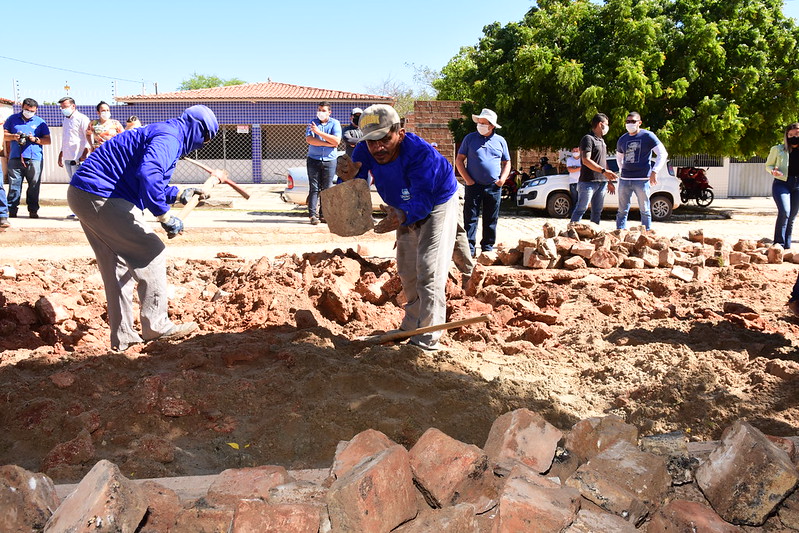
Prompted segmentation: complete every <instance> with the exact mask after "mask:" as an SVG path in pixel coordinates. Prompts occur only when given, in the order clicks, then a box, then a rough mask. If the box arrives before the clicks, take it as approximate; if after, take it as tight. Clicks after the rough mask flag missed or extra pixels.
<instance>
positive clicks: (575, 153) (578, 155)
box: [572, 152, 580, 159]
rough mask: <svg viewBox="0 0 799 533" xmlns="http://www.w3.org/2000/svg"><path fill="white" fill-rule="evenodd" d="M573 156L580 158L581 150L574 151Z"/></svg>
mask: <svg viewBox="0 0 799 533" xmlns="http://www.w3.org/2000/svg"><path fill="white" fill-rule="evenodd" d="M572 157H573V158H575V159H580V152H572Z"/></svg>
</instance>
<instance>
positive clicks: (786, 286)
mask: <svg viewBox="0 0 799 533" xmlns="http://www.w3.org/2000/svg"><path fill="white" fill-rule="evenodd" d="M547 231H548V232H550V233H551V231H550V230H547ZM575 231H576V230H575ZM620 235H621V234H620ZM630 235H633V236H635V243H632V245H631V246H632V249H633V252H634V248H635V244H636V243H638V241H639V240H641V242H649V241H650V240H653V241H654V243H653V244H652V246H648V245H647V248H650V249H652V250H658V246H664V245H665V242H666V241H664V240H662V239H661V237H658V236H657V235H655V234H651V233H646V234H644V233H643V232H640V231H638V232H636V231H633V230H631V231H629V232H627V234H625V237H624V239H621V242H627V241H626V240H627V239H630V240H632V239H633V237H631V236H630ZM689 237H690V238H691V239H693V240H690V241H686V242H689V244H690V246H692V247H693V248H690V250H694V251H680V249H679V248H680V247H679V246H677V244H678V242H681V241H678V240H674V241H668V242H669V246H674V247H675V248H670V250H671V252H672V253H673V254H674V256H675V261H677V259H680V260H682V259H684V258H682V259H681V257H682V256H681V255H680V254H683V253H684V254H686V256H689V258H690V257H694V258H695V259H693V260H694V261H697V264H696V265H694V266H692V267H691V273H692V275H693V279H692V280H691V281H686V280H685V279H682V278H677V277H674V276H673V275H672V270H673V267H672V268H668V267H666V268H660V267H657V268H640V269H639V268H635V269H629V268H615V267H614V268H597V267H593V266H590V267H589V268H580V269H576V270H567V269H565V268H547V269H532V268H520V267H519V266H517V265H513V266H504V265H492V266H485V265H478V266H477V267H476V269H475V272H474V274H473V275H472V276H471V278H470V279H469V280H468V282H467V283H466V284H465V285H464V284H463V282H462V277H461V275H460V274H459V273H458V272H456V271H454V270H453V272H452V275H451V276H450V282H449V283H448V286H447V318H448V319H449V320H459V319H462V318H468V317H473V316H475V315H490V317H491V318H490V320H489V322H488V323H485V324H479V325H478V324H475V325H470V326H467V327H463V328H460V329H455V330H451V331H449V332H448V333H447V334H446V335H445V336H444V337H443V338H442V345H443V349H442V350H441V351H440V352H437V353H423V352H421V351H420V350H419V349H418V348H416V347H414V346H411V345H407V344H390V345H373V344H369V343H365V342H362V341H360V340H359V338H360V337H361V336H365V335H371V334H375V333H380V332H382V331H387V330H390V329H393V328H395V327H397V324H399V322H400V319H401V316H402V313H403V310H402V306H403V304H404V296H403V294H402V291H401V283H400V281H399V278H398V276H397V274H396V268H395V265H394V261H393V260H392V259H383V258H375V257H370V255H369V254H368V252H367V251H366V250H363V249H360V250H359V251H355V250H336V251H334V252H330V253H310V254H302V255H298V254H292V253H289V254H287V255H284V256H281V257H278V258H274V259H266V258H263V259H260V260H257V261H249V260H243V259H239V258H236V257H233V256H231V255H229V254H220V256H219V257H217V258H213V259H207V260H200V261H197V260H185V259H172V260H170V262H169V271H168V275H169V281H170V284H171V290H172V291H173V293H172V294H170V303H169V312H170V316H171V317H172V318H173V320H175V321H179V322H180V321H186V320H195V321H197V322H198V323H199V325H200V331H199V333H198V334H197V335H194V336H192V337H190V338H187V339H184V340H181V341H180V342H169V341H156V342H151V343H148V344H145V345H136V346H134V347H132V348H131V349H129V350H128V351H126V352H125V353H124V354H114V353H109V352H108V349H107V347H108V344H109V343H108V331H107V326H106V323H105V316H104V314H105V302H104V292H103V287H102V282H101V280H100V276H99V273H98V272H97V267H96V265H94V264H93V261H86V260H83V261H80V260H69V261H35V262H34V261H14V262H11V263H10V264H8V265H5V266H4V267H3V268H2V269H0V276H2V278H3V279H2V280H1V281H0V390H2V391H3V394H2V395H0V426H1V427H3V432H2V433H0V464H16V465H18V466H19V467H21V468H24V469H25V470H28V471H30V472H42V473H43V474H45V475H47V476H48V477H49V478H50V479H52V480H54V481H55V482H57V483H71V482H77V481H78V480H80V479H82V478H84V477H85V476H86V475H87V473H88V472H89V471H90V470H91V469H92V467H93V466H94V465H95V464H97V462H98V461H108V462H110V463H113V464H116V465H118V467H119V469H120V471H121V472H122V473H123V474H124V475H125V476H126V477H128V478H131V479H142V478H167V477H169V478H174V477H178V476H188V475H204V474H213V473H217V472H221V471H223V470H226V469H241V468H244V467H258V468H260V466H259V465H281V466H282V467H284V468H286V469H290V470H291V472H296V471H298V470H305V469H316V468H321V467H324V466H326V465H329V463H330V458H331V457H332V456H333V454H334V452H335V450H336V446H337V443H338V442H339V441H341V440H345V439H351V438H352V435H355V434H358V433H360V432H361V431H363V430H364V428H373V429H374V430H375V431H379V432H380V433H382V434H383V435H384V436H385V438H386V439H388V440H390V442H393V443H397V444H398V445H400V446H402V447H404V448H405V449H406V450H409V451H410V450H411V449H412V448H413V447H414V446H415V445H416V444H417V443H418V442H419V441H420V440H421V438H422V436H423V435H424V434H425V432H426V431H427V430H428V428H431V427H435V428H438V429H439V430H440V431H441V432H442V433H444V434H446V435H448V436H450V437H451V438H452V439H455V440H457V441H458V442H461V443H467V444H466V445H467V446H471V445H474V446H483V449H484V451H485V452H486V453H488V454H491V453H493V452H491V451H490V450H491V449H492V447H493V446H494V445H493V444H490V443H489V442H486V440H485V438H486V435H487V434H488V433H489V430H490V428H491V426H492V424H493V423H494V421H495V420H496V419H497V417H498V416H500V415H501V414H502V413H505V412H508V411H514V410H516V409H518V408H528V409H531V410H533V411H535V412H536V413H539V414H540V415H541V416H542V417H544V418H545V419H546V420H547V421H548V423H549V424H551V425H552V427H554V428H558V431H565V430H567V429H568V428H572V427H573V426H574V425H575V424H576V423H577V422H578V421H580V420H582V419H586V418H590V417H595V416H599V415H607V414H613V415H617V416H619V417H621V419H622V420H624V422H626V423H627V424H630V426H631V427H632V428H634V429H635V430H637V431H638V432H639V433H640V434H644V435H653V434H660V433H667V432H670V431H674V430H679V431H683V432H684V433H685V434H686V435H687V436H688V437H689V439H690V440H692V441H699V440H713V439H719V438H720V437H721V435H722V432H723V430H724V429H725V428H727V427H729V426H730V425H731V424H733V422H734V421H736V420H746V421H747V422H749V423H751V424H752V426H753V427H756V428H758V429H759V430H761V431H763V432H764V433H768V434H770V435H782V436H792V435H795V434H796V428H797V427H799V405H797V402H796V398H797V397H799V359H798V358H797V348H796V346H797V345H799V322H797V321H796V320H795V319H793V318H791V317H790V316H789V315H788V314H787V313H786V310H785V300H786V299H787V294H789V293H790V289H791V286H792V285H793V282H794V280H795V279H796V271H795V268H794V267H793V266H792V265H790V264H786V263H783V264H780V263H777V262H773V263H768V261H769V257H770V256H773V259H771V260H772V261H776V259H777V258H778V257H779V256H782V258H783V261H788V260H789V259H790V260H793V259H794V257H793V256H791V255H790V254H789V253H788V252H785V253H782V252H780V251H779V250H776V249H767V248H764V247H763V246H761V245H760V244H758V243H749V244H744V243H736V244H735V245H733V246H731V248H735V247H736V246H737V247H741V248H742V250H743V249H744V247H745V248H746V250H747V251H746V252H745V254H746V256H747V257H749V259H750V261H749V263H740V264H734V265H733V264H732V262H733V261H732V257H733V256H732V255H730V261H729V264H727V263H724V264H722V263H723V261H719V260H715V263H713V261H708V259H709V258H711V257H717V256H716V255H712V254H711V251H710V249H711V248H713V249H714V250H717V245H716V244H711V243H713V242H715V241H713V239H711V238H708V237H704V236H701V235H700V234H696V233H694V234H692V235H689ZM556 238H558V237H555V236H554V234H551V236H550V237H546V239H553V242H554V239H556ZM563 238H564V239H566V238H568V236H566V237H563ZM587 238H588V237H586V238H581V239H580V240H579V243H582V244H580V245H579V246H576V247H575V245H576V244H577V243H573V244H572V246H571V248H569V250H570V251H574V252H577V251H579V250H580V249H581V248H580V246H586V245H588V244H592V243H591V242H589V241H588V240H585V239H587ZM597 238H601V239H603V240H605V241H607V242H610V241H612V239H613V238H617V237H615V235H614V234H607V235H604V236H600V235H595V236H594V237H593V238H592V240H596V239H597ZM542 239H543V237H542ZM546 239H544V240H546ZM699 240H701V241H703V242H696V241H699ZM526 242H528V243H536V242H539V240H538V239H536V238H534V237H531V238H530V239H529V241H526ZM564 242H565V241H564ZM522 244H524V243H522ZM628 244H630V243H628ZM689 244H685V243H682V247H684V248H685V249H686V250H689V248H687V247H688V246H689ZM610 246H611V247H610V248H608V250H607V251H608V253H610V254H614V258H615V257H616V256H615V254H616V253H617V251H614V250H613V245H610ZM549 247H550V245H549V244H546V246H545V247H544V248H545V249H549ZM514 248H515V251H513V252H511V251H510V250H511V249H510V247H507V248H505V250H508V252H507V254H508V256H510V255H512V254H516V257H517V259H518V260H522V259H523V257H524V255H525V252H526V251H525V248H531V246H521V247H514ZM622 248H624V246H622ZM720 248H724V249H726V248H727V246H726V245H723V246H719V249H720ZM642 249H643V248H642ZM700 249H701V251H702V252H701V253H700V254H699V255H693V256H691V255H690V254H693V253H696V252H698V251H699V250H700ZM555 250H556V251H557V246H556V247H555ZM734 251H736V250H733V252H734ZM289 252H290V250H289ZM678 252H680V253H678ZM777 252H780V253H779V254H777ZM505 253H506V252H505V251H504V250H503V251H500V252H499V253H498V254H497V257H505V255H503V254H505ZM530 253H532V252H530ZM535 253H538V252H535ZM619 253H621V252H619ZM634 253H635V252H634ZM713 253H714V254H715V253H716V252H713ZM742 253H744V252H743V251H742ZM731 254H732V252H731ZM484 255H485V256H486V257H490V256H489V254H484ZM666 255H667V256H668V254H666ZM750 255H751V257H750ZM798 255H799V254H798ZM574 256H576V254H575V255H573V256H570V257H565V256H560V257H562V258H563V261H564V262H565V261H566V260H570V259H571V257H574ZM700 256H701V257H702V258H703V260H704V261H705V263H704V264H705V267H699V266H698V261H699V258H700ZM755 256H759V257H760V258H761V259H755V260H754V261H753V260H752V257H755ZM481 257H482V256H481ZM579 257H581V258H582V256H579ZM652 257H654V256H652ZM658 257H660V251H658ZM718 257H722V256H721V255H718ZM763 258H765V261H763ZM582 259H585V258H582ZM614 261H618V258H616V259H614ZM758 261H759V262H758ZM558 262H560V259H558V261H556V262H555V263H554V264H555V265H557V264H558ZM586 264H588V265H590V256H589V257H588V262H587V263H586ZM709 264H713V265H714V266H712V267H709V266H708V265H709ZM675 266H680V265H677V264H676V263H675ZM694 267H696V270H697V274H698V275H696V274H694V270H693V269H694ZM685 268H688V267H685ZM428 437H429V435H428ZM555 437H556V434H552V435H550V436H549V437H548V438H550V439H555ZM633 440H634V439H633ZM573 448H574V447H573ZM554 453H555V456H556V457H557V458H558V459H557V460H556V461H555V464H560V463H562V462H565V461H566V459H567V458H566V457H565V456H562V454H561V453H560V452H559V451H557V450H556V451H555V452H554ZM578 457H581V456H580V455H579V454H578ZM585 460H586V459H580V464H582V463H584V462H585ZM537 461H539V462H540V463H541V464H543V463H546V462H547V461H548V458H547V457H544V458H538V459H537ZM681 461H682V460H676V461H674V462H670V463H668V464H667V468H668V469H669V472H670V473H671V475H672V477H673V478H674V479H676V477H675V476H678V475H681V476H683V477H685V476H686V475H687V473H686V472H687V471H686V470H685V469H682V470H680V471H677V470H675V469H676V468H677V467H679V466H680V465H681V464H682V463H681ZM505 463H506V459H505V458H503V457H502V456H501V455H498V456H497V459H496V464H497V466H496V469H498V471H502V469H503V468H504V470H507V471H508V472H510V470H511V469H512V467H510V466H508V465H506V464H505ZM672 463H673V464H672ZM503 465H504V466H503ZM273 468H277V467H273ZM491 468H492V469H494V467H493V466H492V467H491ZM553 468H554V466H553ZM575 472H576V470H575ZM572 474H574V472H572V473H570V474H569V475H572ZM292 475H293V476H295V479H297V480H298V481H300V479H299V478H296V475H295V474H292ZM506 478H507V475H506V476H505V477H503V478H501V479H506ZM158 490H160V489H157V490H155V491H154V492H153V493H152V494H151V495H150V496H148V502H149V501H150V499H149V498H151V497H156V496H155V495H158V494H160V496H159V497H163V498H166V496H165V495H164V494H161V493H160V492H158ZM431 494H432V496H429V497H430V498H433V500H437V499H438V500H440V498H441V495H440V494H439V495H436V493H431ZM681 497H682V496H681ZM688 499H690V498H688ZM433 500H431V501H433ZM253 505H256V504H253ZM585 505H587V504H583V507H582V508H585ZM192 512H194V513H195V514H196V515H207V516H211V515H214V516H220V513H222V515H224V513H223V512H222V511H219V510H218V509H216V508H207V509H206V508H194V510H193V511H192ZM447 512H449V513H452V512H455V511H453V510H452V509H449V510H448V511H447ZM630 512H631V513H633V512H634V513H638V514H639V515H640V513H641V512H642V511H641V509H639V508H638V507H636V508H635V509H633V510H631V511H630ZM475 516H477V515H475ZM479 516H481V517H482V516H488V515H486V514H485V513H484V514H482V515H479ZM649 516H650V515H647V518H645V520H644V523H645V524H646V523H649V522H648V521H650V520H654V519H650V518H649ZM453 520H454V518H453ZM418 523H422V522H418ZM742 527H750V526H742ZM588 529H589V530H590V528H588ZM2 530H3V528H2V527H0V531H2Z"/></svg>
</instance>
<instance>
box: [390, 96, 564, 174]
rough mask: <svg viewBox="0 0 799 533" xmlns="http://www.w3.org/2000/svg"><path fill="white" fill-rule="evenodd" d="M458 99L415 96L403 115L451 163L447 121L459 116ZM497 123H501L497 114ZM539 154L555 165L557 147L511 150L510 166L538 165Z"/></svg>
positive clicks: (452, 153)
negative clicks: (410, 106) (409, 110)
mask: <svg viewBox="0 0 799 533" xmlns="http://www.w3.org/2000/svg"><path fill="white" fill-rule="evenodd" d="M462 103H463V102H460V101H455V100H430V101H422V100H417V101H416V102H414V103H413V112H412V113H408V114H407V115H406V116H405V129H406V130H407V131H411V132H413V133H415V134H416V135H418V136H419V137H421V138H423V139H424V140H426V141H427V142H429V143H438V151H439V152H441V154H443V155H444V157H446V158H447V159H448V160H449V162H450V163H452V164H453V165H454V163H455V154H456V151H455V150H456V146H455V141H454V139H453V138H452V133H450V131H449V126H448V124H449V121H450V120H452V119H455V118H462V115H461V104H462ZM499 123H500V124H502V120H501V117H500V120H499ZM499 133H500V134H502V131H501V130H500V131H499ZM567 148H571V147H567ZM542 156H547V157H548V158H549V163H550V164H551V165H553V166H555V167H556V168H557V161H558V151H557V149H555V150H551V149H549V150H511V154H510V158H511V164H512V166H513V168H516V169H519V170H520V171H523V170H526V169H528V168H529V167H530V166H531V165H538V161H539V159H540V158H541V157H542ZM560 171H561V172H563V173H565V172H566V167H565V166H562V168H560Z"/></svg>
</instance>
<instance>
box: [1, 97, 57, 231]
mask: <svg viewBox="0 0 799 533" xmlns="http://www.w3.org/2000/svg"><path fill="white" fill-rule="evenodd" d="M38 109H39V103H38V102H37V101H36V100H34V99H33V98H25V100H23V101H22V111H21V112H20V113H14V114H13V115H11V116H10V117H8V118H7V119H6V122H5V124H3V138H4V140H5V141H10V142H11V153H9V155H8V216H9V217H11V218H15V217H16V216H17V211H18V210H19V201H20V199H21V198H22V180H23V178H24V179H25V181H27V182H28V190H27V192H26V193H25V202H26V204H27V206H28V216H30V218H39V186H40V185H41V178H42V161H43V158H44V153H43V151H42V146H46V145H48V144H50V128H48V127H47V123H46V122H45V121H44V120H43V119H42V118H41V117H38V116H36V111H37V110H38ZM0 218H2V213H0ZM6 222H7V221H6Z"/></svg>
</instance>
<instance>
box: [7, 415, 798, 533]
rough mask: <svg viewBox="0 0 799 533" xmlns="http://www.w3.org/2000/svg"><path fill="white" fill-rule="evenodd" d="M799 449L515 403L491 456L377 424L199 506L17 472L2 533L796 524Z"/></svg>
mask: <svg viewBox="0 0 799 533" xmlns="http://www.w3.org/2000/svg"><path fill="white" fill-rule="evenodd" d="M796 443H797V439H796V438H793V437H791V438H780V437H766V436H765V435H763V434H762V433H761V432H760V431H758V430H757V429H755V428H754V427H752V426H751V425H749V424H747V423H745V422H741V421H738V422H735V423H734V424H733V425H732V426H730V427H729V428H727V429H726V430H725V432H724V434H723V435H722V440H721V441H719V442H715V443H689V442H688V440H687V438H686V437H685V435H684V434H682V433H680V432H674V433H669V434H663V435H654V436H646V437H643V438H640V439H639V436H638V431H637V429H636V428H635V427H634V426H631V425H629V424H626V423H625V422H624V421H623V420H622V419H621V418H618V417H616V416H606V417H597V418H588V419H584V420H581V421H579V422H578V423H577V424H575V425H574V426H573V427H572V428H571V430H569V431H567V432H566V433H565V434H564V433H563V432H561V431H560V430H558V429H557V428H555V427H554V426H552V425H551V424H549V423H548V422H546V420H544V419H543V418H542V417H541V416H540V415H538V414H536V413H534V412H532V411H529V410H527V409H518V410H516V411H511V412H508V413H506V414H504V415H502V416H500V417H499V418H497V420H496V421H495V422H494V424H493V425H492V427H491V430H490V432H489V435H488V438H487V440H486V443H485V445H484V446H483V448H482V449H481V448H478V447H477V446H475V445H471V444H466V443H463V442H460V441H458V440H455V439H453V438H451V437H449V436H448V435H446V434H444V433H443V432H441V431H439V430H437V429H435V428H431V429H429V430H428V431H426V432H425V433H424V434H423V435H422V436H421V437H420V438H419V440H418V441H417V442H416V444H415V445H414V446H413V447H412V448H411V449H410V450H406V449H405V448H404V447H403V446H401V445H399V444H396V443H394V442H392V441H391V440H390V439H389V438H388V437H386V436H385V435H384V434H382V433H380V432H378V431H375V430H366V431H363V432H361V433H359V434H358V435H356V436H355V437H353V438H352V440H350V441H344V442H341V443H339V446H338V448H337V450H336V454H335V459H334V462H333V465H332V467H331V468H330V469H323V470H312V471H292V472H289V471H286V470H285V469H284V468H282V467H279V466H262V467H255V468H242V469H231V470H225V471H224V472H222V473H221V474H219V475H218V476H213V477H212V479H213V481H212V482H210V484H209V486H208V488H207V490H205V491H203V492H202V494H200V493H199V492H196V491H195V494H194V498H190V497H187V496H186V494H185V493H184V495H183V496H184V497H183V498H181V496H179V495H178V493H177V492H175V491H173V490H171V489H169V488H167V487H166V486H165V484H163V483H159V481H162V480H157V481H156V480H145V481H131V480H128V479H126V478H125V477H124V476H122V474H121V473H120V471H119V469H118V468H117V467H116V466H115V465H114V464H113V463H110V462H108V461H105V460H102V461H100V462H98V463H97V464H96V465H95V466H94V468H93V469H92V470H91V471H90V472H89V473H88V474H87V475H86V476H85V477H84V478H83V480H82V481H81V482H80V483H79V484H78V485H77V486H70V487H66V488H68V491H65V490H64V489H65V487H64V486H62V487H59V489H60V493H62V494H61V495H62V496H63V501H61V498H59V489H57V488H56V487H55V486H54V485H53V483H52V481H51V480H50V479H49V478H47V477H46V476H44V475H43V474H33V473H30V472H28V471H26V470H24V469H22V468H19V467H16V466H5V467H2V468H0V509H2V512H0V531H4V532H12V531H46V532H65V531H69V532H89V531H91V532H94V533H98V532H137V533H164V532H173V533H175V532H176V533H189V532H191V533H197V532H201V531H208V532H211V531H214V532H216V531H218V532H234V533H245V532H246V533H270V532H275V533H277V532H279V533H306V532H307V533H317V532H360V533H372V532H375V533H376V532H389V531H393V532H396V533H422V532H426V533H429V532H431V531H435V532H438V533H471V532H474V533H489V532H491V533H519V532H526V531H539V532H568V533H589V532H590V533H605V532H607V533H611V532H613V533H624V532H634V531H646V532H648V533H662V532H668V531H703V532H735V531H759V530H762V531H793V530H797V531H799V490H797V485H798V484H799V470H797V465H796V464H795V461H796V460H797V453H796ZM190 479H191V478H190ZM195 489H196V487H195ZM764 524H766V526H765V528H761V527H760V526H763V525H764ZM739 526H746V529H745V530H744V529H742V528H741V527H739ZM753 528H757V529H753Z"/></svg>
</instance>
